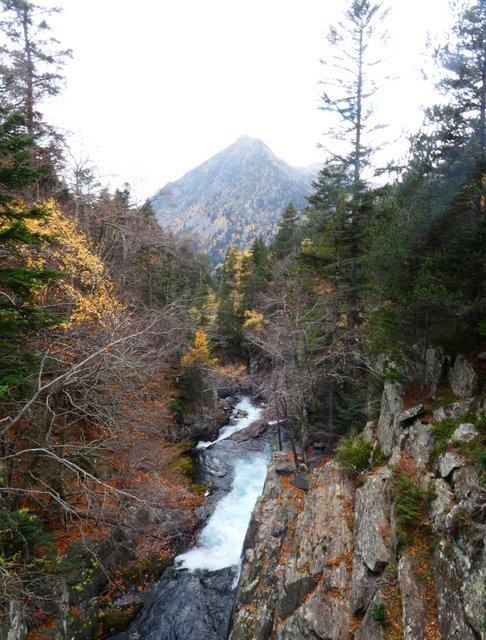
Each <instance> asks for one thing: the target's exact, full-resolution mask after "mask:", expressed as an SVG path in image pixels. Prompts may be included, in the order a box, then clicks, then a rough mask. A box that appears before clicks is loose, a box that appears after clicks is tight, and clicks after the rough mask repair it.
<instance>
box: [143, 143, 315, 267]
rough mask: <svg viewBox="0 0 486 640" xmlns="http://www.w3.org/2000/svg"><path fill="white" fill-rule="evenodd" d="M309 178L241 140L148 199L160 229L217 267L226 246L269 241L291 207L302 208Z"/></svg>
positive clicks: (260, 147) (259, 145)
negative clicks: (185, 238)
mask: <svg viewBox="0 0 486 640" xmlns="http://www.w3.org/2000/svg"><path fill="white" fill-rule="evenodd" d="M314 177H315V176H314V175H311V174H310V173H306V172H303V171H302V170H301V169H297V168H294V167H291V166H290V165H288V164H287V163H286V162H284V161H283V160H280V159H279V158H277V156H275V154H274V153H273V152H272V151H271V150H270V149H269V147H268V146H267V145H266V144H265V143H264V142H263V141H262V140H259V139H257V138H251V137H250V136H247V135H244V136H241V137H239V138H238V139H237V140H236V142H234V143H233V144H231V145H230V146H229V147H227V148H226V149H223V151H220V152H219V153H217V154H216V155H214V156H213V157H212V158H209V160H206V161H205V162H203V163H202V164H200V165H199V166H198V167H196V168H195V169H192V170H191V171H189V172H188V173H186V174H185V175H184V176H182V177H181V178H179V179H178V180H176V181H175V182H172V183H169V184H167V185H165V186H164V187H163V188H162V189H161V190H160V191H159V192H158V193H157V194H156V195H155V196H154V197H153V198H152V199H151V201H152V206H153V208H154V211H155V213H156V215H157V218H158V220H159V223H160V224H162V225H163V226H164V228H166V229H169V230H171V231H173V232H174V233H176V234H178V235H182V234H186V235H190V236H191V237H192V238H193V239H194V243H195V245H196V247H197V248H198V249H200V250H202V251H204V252H206V253H207V254H208V256H209V258H210V260H211V261H212V262H213V264H217V263H219V262H221V261H222V260H223V259H224V255H225V253H226V249H227V247H228V246H229V245H230V244H231V245H233V246H237V247H239V248H242V249H243V248H246V247H248V246H249V245H250V244H251V242H252V241H253V239H254V238H255V237H257V236H258V235H261V236H263V238H264V239H265V240H267V241H270V240H271V239H272V238H273V236H274V235H275V232H276V229H277V224H278V222H279V220H280V217H281V215H282V212H283V211H284V209H285V207H286V206H287V205H288V203H289V201H292V202H293V204H294V206H295V207H297V208H300V207H304V206H305V205H306V199H305V196H306V195H307V194H308V193H309V192H310V190H311V182H312V180H313V179H314Z"/></svg>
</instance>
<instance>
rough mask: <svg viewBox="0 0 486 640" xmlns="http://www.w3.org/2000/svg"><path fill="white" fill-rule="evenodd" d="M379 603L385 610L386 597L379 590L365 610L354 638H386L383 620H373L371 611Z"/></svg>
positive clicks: (368, 639) (373, 639) (369, 639)
mask: <svg viewBox="0 0 486 640" xmlns="http://www.w3.org/2000/svg"><path fill="white" fill-rule="evenodd" d="M380 604H382V605H385V612H386V599H385V598H384V596H383V595H382V594H381V593H380V592H377V593H376V594H375V595H374V597H373V599H372V600H371V602H370V604H369V607H368V608H367V610H366V613H365V615H364V617H363V621H362V623H361V626H360V627H359V629H357V631H356V633H355V634H354V640H384V639H385V638H386V635H385V627H384V624H383V622H379V621H378V620H375V618H374V616H373V612H374V611H376V607H378V606H379V605H380Z"/></svg>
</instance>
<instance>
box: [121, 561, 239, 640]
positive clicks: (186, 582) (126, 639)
mask: <svg viewBox="0 0 486 640" xmlns="http://www.w3.org/2000/svg"><path fill="white" fill-rule="evenodd" d="M234 580H235V572H234V570H233V569H231V568H227V569H221V570H220V571H212V572H209V571H205V572H195V573H190V572H188V571H186V570H178V569H173V568H171V569H168V570H167V571H166V572H165V573H164V575H163V576H162V578H161V580H160V581H159V582H158V583H157V585H156V586H155V588H154V589H153V590H152V592H151V593H150V595H149V597H148V599H147V601H146V603H145V606H144V608H143V609H142V611H141V612H140V614H139V615H138V616H137V617H136V618H135V620H134V622H133V623H132V625H131V626H130V630H128V631H126V632H124V633H121V634H117V635H116V636H113V638H112V640H161V639H162V638H164V640H187V638H197V639H198V640H215V638H225V637H226V634H227V631H228V624H229V618H230V615H231V605H232V602H233V597H234V594H233V590H232V585H233V582H234Z"/></svg>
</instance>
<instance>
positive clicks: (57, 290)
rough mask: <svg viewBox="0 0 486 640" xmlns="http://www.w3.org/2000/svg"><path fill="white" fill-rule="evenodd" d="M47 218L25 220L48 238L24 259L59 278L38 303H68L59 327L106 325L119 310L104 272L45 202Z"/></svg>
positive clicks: (78, 234)
mask: <svg viewBox="0 0 486 640" xmlns="http://www.w3.org/2000/svg"><path fill="white" fill-rule="evenodd" d="M45 206H46V209H48V210H49V212H50V215H49V217H47V218H45V219H42V220H29V221H28V226H29V228H30V230H31V231H35V232H42V233H45V234H48V235H49V236H50V237H51V238H52V239H51V241H50V242H49V244H47V245H44V246H43V247H42V249H41V251H40V252H38V253H37V254H36V255H32V253H27V251H32V248H29V249H27V248H25V249H24V251H25V252H26V253H25V260H26V263H27V264H32V265H34V266H36V267H37V268H45V267H49V268H53V269H56V270H57V271H60V272H61V273H62V274H63V276H62V278H60V279H58V280H57V281H56V282H55V283H54V284H50V285H49V286H46V287H44V289H42V290H41V291H40V292H39V293H38V296H39V298H41V299H42V301H45V302H49V303H50V304H53V303H54V304H56V303H57V304H60V305H63V307H64V306H65V305H66V304H68V305H69V308H70V313H69V317H68V319H67V320H66V321H65V322H64V323H63V326H64V327H66V328H69V327H70V326H72V325H76V324H80V323H86V322H93V321H95V322H99V323H100V324H102V325H104V326H107V325H110V324H111V323H112V322H113V321H114V320H115V319H116V318H117V317H118V315H119V313H120V312H121V310H122V305H121V304H120V302H119V301H118V300H117V298H116V295H115V291H114V286H113V283H112V281H111V279H110V276H109V273H108V269H107V267H106V266H105V264H104V263H103V261H102V260H101V258H100V257H99V256H98V255H97V254H96V253H95V251H94V250H93V248H92V246H91V244H90V242H89V240H88V238H87V237H86V235H85V234H84V233H83V232H82V231H81V230H80V229H78V227H77V225H76V223H75V222H74V221H73V220H71V219H70V218H68V217H67V216H66V215H64V214H63V213H62V211H61V210H60V208H59V207H58V205H56V203H55V202H54V201H52V200H51V201H48V202H47V203H46V205H45Z"/></svg>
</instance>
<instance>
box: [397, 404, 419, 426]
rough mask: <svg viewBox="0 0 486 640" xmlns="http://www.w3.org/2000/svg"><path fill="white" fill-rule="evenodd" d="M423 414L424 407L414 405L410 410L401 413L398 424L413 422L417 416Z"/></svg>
mask: <svg viewBox="0 0 486 640" xmlns="http://www.w3.org/2000/svg"><path fill="white" fill-rule="evenodd" d="M424 413H425V409H424V405H423V404H416V405H415V406H413V407H410V409H405V410H404V411H402V413H401V414H400V415H399V416H398V422H408V421H409V420H413V419H414V418H416V417H417V416H422V415H423V414H424Z"/></svg>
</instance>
